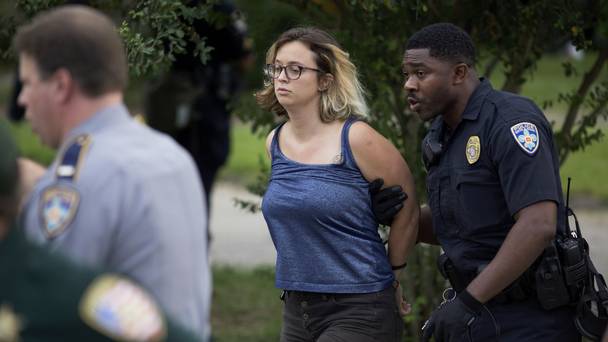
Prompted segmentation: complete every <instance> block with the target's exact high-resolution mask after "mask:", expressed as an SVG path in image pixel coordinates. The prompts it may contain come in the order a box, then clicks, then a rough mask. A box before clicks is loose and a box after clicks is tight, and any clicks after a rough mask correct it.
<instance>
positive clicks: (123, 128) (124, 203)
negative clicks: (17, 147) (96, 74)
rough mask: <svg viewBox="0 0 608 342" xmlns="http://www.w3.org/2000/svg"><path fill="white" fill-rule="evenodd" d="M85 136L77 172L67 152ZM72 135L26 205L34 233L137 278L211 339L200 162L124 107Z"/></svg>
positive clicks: (57, 246) (27, 227)
mask: <svg viewBox="0 0 608 342" xmlns="http://www.w3.org/2000/svg"><path fill="white" fill-rule="evenodd" d="M83 135H85V136H86V137H88V140H89V141H88V142H87V143H85V144H83V145H82V146H80V148H79V149H78V156H77V158H73V156H72V158H71V159H72V161H74V160H75V161H76V162H75V163H74V169H72V170H70V167H71V165H68V166H67V167H66V165H63V164H64V163H65V161H64V160H63V159H64V156H65V155H68V154H69V153H72V152H73V151H72V149H73V147H74V144H75V139H76V140H77V139H79V138H77V137H82V136H83ZM65 141H66V142H65V144H64V146H63V147H62V148H61V149H60V150H59V152H58V157H57V159H56V160H55V162H54V163H53V164H52V165H51V167H49V169H48V171H47V173H46V174H45V175H44V177H43V178H42V179H41V180H40V181H39V183H38V184H37V186H36V187H35V189H34V191H33V192H32V194H31V197H30V198H29V201H28V203H27V205H26V208H25V210H24V215H23V225H24V228H25V230H26V232H27V234H28V236H29V237H30V238H31V239H32V240H34V241H36V242H39V243H42V244H47V245H49V246H50V247H51V248H53V249H58V250H61V251H62V252H64V253H66V254H67V255H68V256H69V257H71V258H72V259H73V260H75V261H77V262H80V263H82V264H85V265H96V266H102V267H104V268H105V269H108V270H110V271H113V272H117V273H121V274H126V275H128V276H130V277H131V278H133V279H134V280H136V281H137V282H138V283H140V284H142V285H143V286H144V287H145V288H146V289H147V290H148V291H150V292H151V293H152V295H153V296H154V297H155V298H157V299H158V301H159V302H160V304H161V306H162V307H163V308H164V309H166V310H167V312H168V313H169V314H170V315H171V316H172V317H174V318H175V319H176V320H177V321H178V322H179V323H181V324H183V325H184V326H185V327H187V328H189V329H191V330H192V331H194V332H196V333H198V334H199V335H201V336H209V334H210V324H209V307H210V287H211V284H210V279H211V275H210V272H209V266H208V260H207V243H206V229H205V225H206V212H205V203H204V197H203V190H202V186H201V183H200V180H199V177H198V173H197V171H196V168H195V166H194V163H193V161H192V159H191V158H190V157H189V155H188V154H187V153H186V152H185V151H184V150H183V149H182V148H181V147H179V146H178V145H177V144H176V143H174V142H173V140H171V139H170V138H169V137H167V136H165V135H163V134H160V133H158V132H155V131H153V130H151V129H149V128H147V127H145V126H143V125H141V124H139V123H138V122H136V121H134V120H133V119H132V118H131V117H130V115H129V113H128V112H127V110H126V108H125V107H124V106H122V105H116V106H112V107H107V108H105V109H103V110H101V111H100V112H98V113H96V114H95V115H94V116H93V117H91V118H90V119H89V120H87V121H86V122H84V123H83V124H81V125H80V126H79V127H77V128H75V129H74V130H73V131H72V132H70V134H69V137H68V138H67V139H66V140H65ZM58 167H60V170H59V171H58V170H57V168H58ZM66 168H67V170H66ZM65 174H67V175H73V176H71V177H67V179H65V178H66V177H60V176H61V175H65ZM58 175H59V176H58ZM62 178H63V179H62Z"/></svg>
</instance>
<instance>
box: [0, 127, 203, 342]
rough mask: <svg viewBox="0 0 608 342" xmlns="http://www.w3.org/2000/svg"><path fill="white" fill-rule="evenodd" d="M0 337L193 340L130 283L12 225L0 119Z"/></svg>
mask: <svg viewBox="0 0 608 342" xmlns="http://www.w3.org/2000/svg"><path fill="white" fill-rule="evenodd" d="M0 146H2V153H0V279H1V281H0V341H11V342H12V341H23V342H27V341H114V340H118V341H199V340H200V339H198V338H197V337H195V336H193V335H191V334H190V333H188V332H186V331H185V330H182V329H181V328H179V327H177V326H176V325H174V324H173V323H172V322H171V321H169V320H168V319H167V317H166V316H165V315H164V314H163V313H162V312H161V311H160V309H159V307H158V305H157V304H156V303H155V302H154V300H153V299H152V297H151V296H149V295H148V294H147V293H146V292H145V290H143V289H142V288H141V287H139V286H138V285H136V284H135V283H133V282H131V281H130V280H128V279H126V278H124V277H122V276H119V275H116V274H109V273H101V272H98V271H92V270H88V269H85V268H82V267H79V266H76V265H75V264H72V263H71V262H70V261H68V260H67V258H64V257H62V256H60V255H59V254H56V253H53V252H50V251H49V250H48V249H46V248H44V247H40V246H35V245H33V244H32V243H30V242H28V241H27V240H26V238H25V236H24V234H23V231H22V230H21V229H20V228H19V227H18V226H17V224H16V213H17V209H18V204H19V195H18V193H19V191H18V190H19V189H18V188H19V186H18V185H19V184H20V182H19V179H20V175H19V173H20V172H19V168H18V164H17V149H16V146H15V144H14V142H13V140H12V139H11V137H10V135H9V131H8V124H7V123H6V122H5V120H0Z"/></svg>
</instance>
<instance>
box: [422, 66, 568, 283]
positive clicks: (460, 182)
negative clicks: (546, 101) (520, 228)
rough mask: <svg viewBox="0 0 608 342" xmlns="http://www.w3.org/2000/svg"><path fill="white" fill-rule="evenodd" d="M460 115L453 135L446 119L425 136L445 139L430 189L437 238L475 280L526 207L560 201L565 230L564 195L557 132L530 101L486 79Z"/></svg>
mask: <svg viewBox="0 0 608 342" xmlns="http://www.w3.org/2000/svg"><path fill="white" fill-rule="evenodd" d="M462 117H463V119H462V121H461V122H460V124H459V125H458V126H457V127H456V129H455V130H454V131H453V132H449V129H448V128H447V126H446V125H445V124H444V122H443V118H442V117H441V116H440V117H438V118H437V119H436V120H435V121H434V122H433V123H432V125H431V130H430V131H429V133H428V134H427V138H428V137H429V135H430V134H433V132H435V134H437V133H439V135H440V137H439V139H440V140H442V141H443V153H442V155H441V157H440V159H439V162H438V163H436V164H435V165H434V166H430V167H429V170H428V176H427V191H428V194H429V206H430V208H431V210H432V215H433V229H434V232H435V235H436V236H437V238H438V240H439V242H440V243H441V246H442V247H443V249H444V251H445V252H446V253H447V255H448V256H449V257H450V259H451V260H452V261H453V262H454V263H455V265H456V267H457V268H458V269H460V271H461V272H465V273H468V274H470V275H471V276H473V275H474V274H475V272H476V271H477V269H478V267H479V266H481V265H485V264H488V263H489V262H490V261H491V260H492V259H493V258H494V256H495V255H496V253H497V252H498V249H499V248H500V246H501V245H502V242H503V241H504V239H505V237H506V236H507V234H508V233H509V231H510V229H511V227H512V226H513V224H514V223H515V219H514V215H515V214H516V213H517V212H518V211H520V210H521V209H523V208H525V207H527V206H529V205H532V204H534V203H537V202H540V201H547V200H549V201H554V202H556V203H558V205H559V208H560V210H558V212H559V215H558V226H563V223H564V215H563V206H562V203H563V197H562V190H561V184H560V177H559V163H558V158H557V154H556V151H555V147H554V144H553V135H552V132H551V126H550V124H549V123H548V121H547V119H546V118H545V116H544V114H543V113H542V111H541V110H540V109H539V108H538V107H537V106H536V105H535V104H534V103H533V102H532V101H531V100H529V99H527V98H524V97H521V96H518V95H515V94H511V93H507V92H502V91H497V90H494V89H493V88H492V86H491V84H490V82H489V81H487V80H484V79H483V78H482V79H481V83H480V84H479V86H478V87H477V89H475V91H474V93H473V94H472V96H471V98H470V99H469V102H468V103H467V106H466V108H465V111H464V113H463V115H462ZM442 131H443V132H442ZM441 132H442V133H443V134H441ZM425 139H426V138H425ZM467 154H468V157H467Z"/></svg>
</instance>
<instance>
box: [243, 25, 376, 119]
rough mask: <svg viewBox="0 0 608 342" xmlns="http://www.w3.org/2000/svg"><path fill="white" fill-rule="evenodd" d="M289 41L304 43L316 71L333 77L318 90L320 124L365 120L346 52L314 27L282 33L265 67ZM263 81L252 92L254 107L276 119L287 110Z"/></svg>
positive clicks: (362, 101) (353, 69)
mask: <svg viewBox="0 0 608 342" xmlns="http://www.w3.org/2000/svg"><path fill="white" fill-rule="evenodd" d="M293 41H300V42H302V43H304V44H306V45H307V46H308V47H309V48H310V50H311V51H312V52H314V54H315V61H316V63H317V68H318V69H319V70H321V71H322V72H323V73H325V74H331V75H332V76H333V80H332V81H331V82H329V85H328V87H327V89H326V90H323V91H321V101H320V108H319V109H320V110H319V112H320V113H321V114H320V115H321V120H322V121H323V122H332V121H334V120H345V119H346V118H348V117H349V116H351V115H355V116H358V117H362V118H365V117H367V116H368V107H367V103H366V101H365V96H364V94H365V91H364V89H363V86H362V85H361V83H360V82H359V78H358V76H357V68H356V67H355V65H354V64H353V63H352V62H351V61H350V59H349V55H348V53H347V52H345V51H344V50H342V48H340V46H339V45H338V42H337V41H336V40H335V39H334V38H333V37H332V36H331V35H329V34H328V33H327V32H325V31H323V30H321V29H318V28H316V27H296V28H292V29H290V30H288V31H285V32H283V34H281V35H280V36H279V38H278V39H277V40H276V41H275V42H274V43H273V44H272V46H270V48H269V49H268V52H267V53H266V64H272V63H274V60H275V58H276V55H277V51H278V50H279V49H280V48H281V47H282V46H283V45H285V44H286V43H290V42H293ZM267 81H268V80H266V81H265V82H264V88H263V89H262V90H260V91H258V92H256V93H255V97H256V100H257V102H258V104H259V105H260V107H262V108H263V109H265V110H269V111H271V112H273V113H276V114H277V115H279V116H282V115H285V116H287V111H286V110H285V108H283V106H281V104H280V103H279V101H278V100H277V98H276V96H275V93H274V85H273V82H267ZM270 81H272V80H270Z"/></svg>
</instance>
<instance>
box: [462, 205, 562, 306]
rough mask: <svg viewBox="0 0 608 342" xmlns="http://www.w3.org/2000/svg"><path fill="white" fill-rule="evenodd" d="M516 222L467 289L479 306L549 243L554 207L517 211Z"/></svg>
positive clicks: (519, 272)
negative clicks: (479, 303)
mask: <svg viewBox="0 0 608 342" xmlns="http://www.w3.org/2000/svg"><path fill="white" fill-rule="evenodd" d="M516 219H517V221H516V223H515V225H514V226H513V227H512V228H511V231H510V232H509V234H508V235H507V237H506V239H505V241H504V242H503V244H502V246H501V247H500V249H499V250H498V253H497V254H496V256H495V257H494V259H493V260H492V262H490V264H489V265H488V266H487V267H486V268H485V269H484V270H483V271H482V272H481V273H480V274H479V275H478V276H477V278H475V279H474V280H473V281H472V282H471V284H469V286H468V287H467V290H468V291H469V293H471V295H473V297H475V298H476V299H477V300H479V301H480V302H482V303H485V302H487V301H488V300H490V299H492V298H493V297H494V296H496V295H497V294H499V293H500V292H501V291H502V290H503V289H504V288H505V287H507V286H508V285H509V284H511V283H512V282H513V281H515V280H516V279H517V278H518V277H519V276H520V275H521V274H522V273H523V272H524V271H525V270H526V269H528V267H530V265H532V263H533V262H534V260H536V258H538V256H539V255H540V254H541V253H542V251H543V250H544V248H545V247H546V246H547V245H548V244H549V243H550V242H551V240H552V239H553V237H554V236H555V229H556V220H557V207H556V205H555V203H553V202H548V201H547V202H539V203H536V204H533V205H531V206H528V207H526V208H524V209H522V210H520V212H519V213H518V214H517V215H516Z"/></svg>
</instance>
